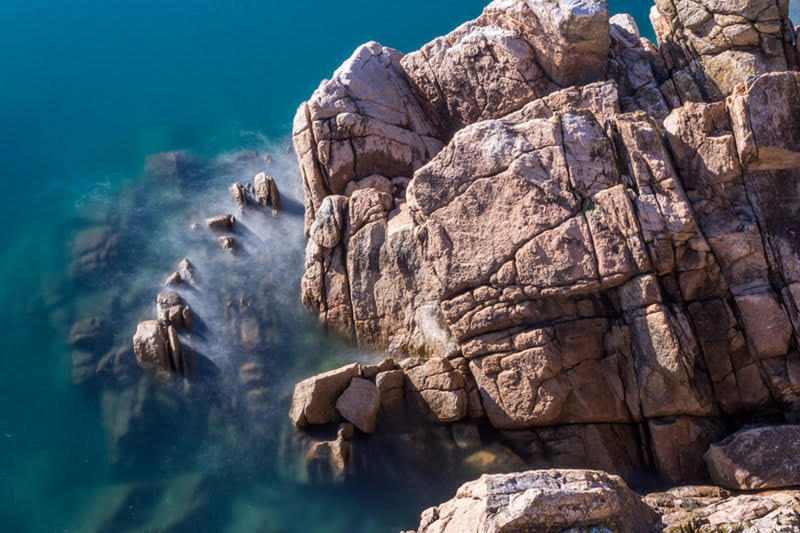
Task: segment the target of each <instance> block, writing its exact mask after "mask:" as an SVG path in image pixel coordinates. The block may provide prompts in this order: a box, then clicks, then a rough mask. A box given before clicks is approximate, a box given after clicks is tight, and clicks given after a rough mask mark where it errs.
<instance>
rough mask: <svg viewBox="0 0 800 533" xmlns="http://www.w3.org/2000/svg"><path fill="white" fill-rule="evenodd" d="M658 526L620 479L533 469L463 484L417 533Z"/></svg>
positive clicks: (600, 474)
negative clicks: (654, 524)
mask: <svg viewBox="0 0 800 533" xmlns="http://www.w3.org/2000/svg"><path fill="white" fill-rule="evenodd" d="M655 522H656V517H655V513H653V512H652V511H651V510H650V509H649V508H648V507H647V506H646V505H644V504H643V503H642V501H641V500H640V499H639V498H638V497H637V496H636V495H635V494H634V493H633V492H632V491H631V490H630V489H629V488H628V487H627V485H625V483H624V482H623V481H622V479H620V478H619V477H617V476H611V475H609V474H605V473H603V472H598V471H592V470H531V471H528V472H522V473H516V474H495V475H484V476H481V478H480V479H478V480H476V481H472V482H469V483H466V484H464V485H462V486H461V487H460V488H459V489H458V491H457V492H456V495H455V497H454V498H453V499H452V500H449V501H447V502H445V503H443V504H441V505H439V506H438V507H432V508H430V509H427V510H425V511H423V513H422V516H421V520H420V525H419V529H418V532H420V533H433V532H437V533H456V532H458V533H471V532H475V533H478V532H481V533H483V532H486V533H488V532H499V531H506V532H509V533H513V532H520V533H521V532H524V531H564V530H568V529H570V528H585V529H581V530H587V531H588V530H590V529H592V528H604V529H605V530H612V531H619V532H621V533H624V532H631V533H633V532H637V533H638V532H642V533H644V532H647V531H650V527H651V525H652V524H653V523H655ZM593 530H594V529H593ZM601 530H602V529H601Z"/></svg>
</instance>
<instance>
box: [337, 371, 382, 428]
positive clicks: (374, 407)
mask: <svg viewBox="0 0 800 533" xmlns="http://www.w3.org/2000/svg"><path fill="white" fill-rule="evenodd" d="M380 406H381V402H380V393H379V392H378V389H377V387H376V386H375V384H374V383H372V382H371V381H368V380H366V379H362V378H353V379H352V380H351V381H350V385H349V386H348V387H347V388H346V389H345V391H344V392H343V393H342V395H341V396H339V399H338V400H336V410H337V411H339V414H340V415H342V417H343V418H344V419H345V420H349V421H350V422H352V423H353V425H355V427H357V428H358V429H360V430H361V431H363V432H364V433H374V432H375V421H376V419H377V417H378V409H380Z"/></svg>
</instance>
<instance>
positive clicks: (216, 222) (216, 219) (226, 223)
mask: <svg viewBox="0 0 800 533" xmlns="http://www.w3.org/2000/svg"><path fill="white" fill-rule="evenodd" d="M206 227H208V228H209V229H211V230H214V231H236V217H235V216H233V215H216V216H213V217H211V218H207V219H206Z"/></svg>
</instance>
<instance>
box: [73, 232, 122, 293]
mask: <svg viewBox="0 0 800 533" xmlns="http://www.w3.org/2000/svg"><path fill="white" fill-rule="evenodd" d="M119 248H120V236H119V234H118V233H117V232H116V230H115V229H114V228H112V227H111V226H97V227H93V228H89V229H86V230H83V231H82V232H80V233H79V234H78V235H77V236H76V237H75V240H74V241H73V243H72V263H71V264H70V272H71V274H72V276H73V277H75V278H78V279H81V280H86V281H93V280H94V278H95V277H96V276H98V275H100V274H102V273H104V272H106V271H108V270H110V269H111V267H112V266H113V265H114V262H115V261H116V259H117V258H118V256H119Z"/></svg>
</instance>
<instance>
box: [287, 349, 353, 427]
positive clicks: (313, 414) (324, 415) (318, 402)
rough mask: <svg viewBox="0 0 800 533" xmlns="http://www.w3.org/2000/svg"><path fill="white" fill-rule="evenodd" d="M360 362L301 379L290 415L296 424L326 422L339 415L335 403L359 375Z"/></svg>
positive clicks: (294, 395)
mask: <svg viewBox="0 0 800 533" xmlns="http://www.w3.org/2000/svg"><path fill="white" fill-rule="evenodd" d="M358 373H359V369H358V364H356V363H353V364H352V365H348V366H344V367H342V368H337V369H336V370H331V371H329V372H325V373H323V374H319V375H317V376H313V377H310V378H308V379H306V380H304V381H301V382H300V383H298V384H297V385H295V387H294V394H293V395H292V407H291V410H290V412H289V417H290V418H291V419H292V423H294V425H295V426H298V427H303V426H307V425H309V424H327V423H328V422H335V421H337V420H338V419H339V414H338V413H337V412H336V408H335V404H336V400H337V399H338V398H339V395H340V394H342V392H344V390H345V389H346V388H347V387H348V385H350V380H352V379H353V378H354V377H356V376H358Z"/></svg>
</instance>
